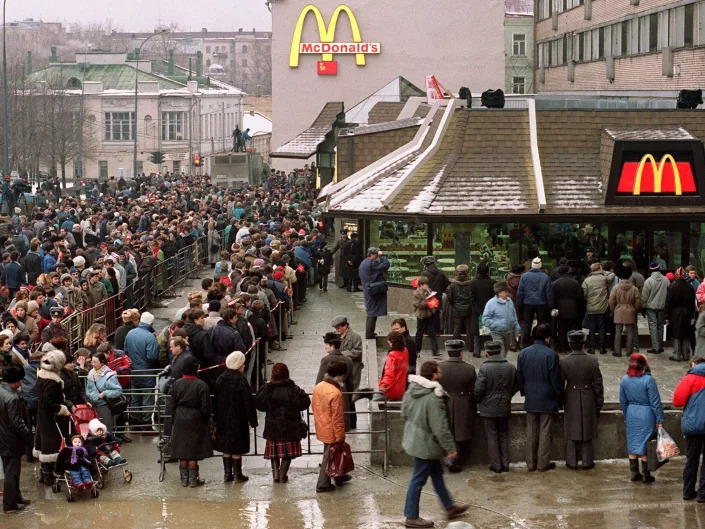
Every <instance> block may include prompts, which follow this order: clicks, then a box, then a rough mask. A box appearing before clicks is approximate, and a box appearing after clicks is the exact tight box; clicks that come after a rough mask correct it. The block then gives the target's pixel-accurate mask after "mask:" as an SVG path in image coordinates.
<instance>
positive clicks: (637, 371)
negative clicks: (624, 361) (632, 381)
mask: <svg viewBox="0 0 705 529" xmlns="http://www.w3.org/2000/svg"><path fill="white" fill-rule="evenodd" d="M647 371H650V369H649V362H648V360H647V359H646V357H645V356H644V355H642V354H639V353H633V354H632V355H631V356H630V357H629V369H627V376H630V377H640V376H641V375H643V374H644V373H646V372H647Z"/></svg>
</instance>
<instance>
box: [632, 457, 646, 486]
mask: <svg viewBox="0 0 705 529" xmlns="http://www.w3.org/2000/svg"><path fill="white" fill-rule="evenodd" d="M629 470H630V471H631V473H632V481H641V480H642V479H644V476H642V475H641V474H640V473H639V460H638V459H630V460H629Z"/></svg>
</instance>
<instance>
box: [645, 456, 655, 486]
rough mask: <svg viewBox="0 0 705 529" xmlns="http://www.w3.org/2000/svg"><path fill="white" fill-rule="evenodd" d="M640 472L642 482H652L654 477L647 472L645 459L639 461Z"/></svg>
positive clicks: (647, 465) (647, 466) (647, 467)
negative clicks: (642, 475)
mask: <svg viewBox="0 0 705 529" xmlns="http://www.w3.org/2000/svg"><path fill="white" fill-rule="evenodd" d="M641 473H642V474H644V483H653V482H654V481H656V478H655V477H653V476H652V475H651V472H649V463H648V462H647V461H642V462H641Z"/></svg>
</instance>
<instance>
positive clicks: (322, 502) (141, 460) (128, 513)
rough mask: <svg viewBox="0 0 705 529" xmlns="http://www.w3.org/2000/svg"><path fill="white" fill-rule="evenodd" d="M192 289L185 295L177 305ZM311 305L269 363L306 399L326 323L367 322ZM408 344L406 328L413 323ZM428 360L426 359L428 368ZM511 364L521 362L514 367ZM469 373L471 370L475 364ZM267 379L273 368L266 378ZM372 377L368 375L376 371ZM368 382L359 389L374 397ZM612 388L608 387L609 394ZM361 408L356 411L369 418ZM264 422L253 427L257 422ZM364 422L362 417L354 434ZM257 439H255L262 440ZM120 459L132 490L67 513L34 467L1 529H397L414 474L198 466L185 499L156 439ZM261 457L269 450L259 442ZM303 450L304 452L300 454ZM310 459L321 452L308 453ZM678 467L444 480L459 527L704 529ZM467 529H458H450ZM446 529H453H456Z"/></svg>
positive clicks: (657, 369) (616, 365) (620, 363)
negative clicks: (162, 467)
mask: <svg viewBox="0 0 705 529" xmlns="http://www.w3.org/2000/svg"><path fill="white" fill-rule="evenodd" d="M198 287H200V281H194V282H193V288H191V287H190V286H187V285H185V286H184V288H182V289H180V290H181V292H180V294H182V295H185V293H186V292H187V291H188V290H192V289H197V288H198ZM308 300H309V301H308V303H306V305H305V306H304V308H303V309H302V310H301V311H300V312H298V313H297V318H298V320H299V324H298V325H296V326H293V327H292V328H291V332H292V334H294V335H295V338H294V339H292V340H288V341H286V342H285V346H286V347H287V351H283V352H272V353H271V354H270V359H271V360H272V361H273V362H277V361H283V362H285V363H287V365H288V366H289V368H290V371H291V374H292V378H293V379H294V380H295V381H296V382H297V383H298V384H299V385H301V386H302V387H304V388H305V389H306V390H308V391H310V390H311V389H312V388H313V385H314V382H315V377H316V374H317V371H318V360H319V358H320V357H321V356H322V355H323V354H324V352H323V346H322V337H323V334H325V332H328V331H329V330H330V327H329V325H330V321H331V320H332V319H333V317H334V316H336V315H337V314H345V315H347V316H348V319H349V320H350V322H351V325H352V327H353V328H355V329H356V330H358V331H362V330H364V320H365V315H364V310H363V309H362V296H361V295H360V294H352V295H350V294H347V293H345V292H344V291H342V290H341V289H338V288H337V287H335V286H331V289H330V291H329V292H326V293H324V292H319V291H318V289H313V288H311V289H310V290H309V293H308ZM184 304H185V301H184V297H183V296H181V297H178V298H175V299H174V300H172V302H171V304H169V305H168V306H167V307H164V308H160V309H154V310H153V313H154V314H155V316H157V320H156V324H155V327H156V328H158V329H159V328H161V327H163V325H164V324H166V323H167V322H168V321H170V319H171V318H172V317H173V314H174V313H175V312H176V311H177V310H178V309H179V308H181V307H182V306H183V305H184ZM393 317H394V315H390V316H388V317H386V318H380V319H379V321H378V327H377V329H378V332H379V333H380V334H382V333H384V332H386V331H387V329H389V325H390V323H391V320H392V319H393ZM408 321H409V323H410V326H411V327H412V332H413V328H414V322H413V318H408ZM426 356H429V353H428V352H427V351H424V353H423V357H424V358H425V357H426ZM665 356H666V355H660V356H659V358H657V359H656V360H655V361H654V362H652V368H653V370H654V374H655V376H656V379H657V381H658V382H659V386H660V387H663V389H662V397H663V399H664V401H666V400H667V398H669V397H670V393H666V391H668V390H669V388H670V391H672V389H673V387H674V385H675V382H677V380H678V378H679V377H680V375H681V371H680V369H681V366H682V370H684V368H685V366H684V364H681V365H676V364H673V363H669V362H668V360H667V359H666V357H665ZM515 359H516V353H512V354H511V355H510V360H515ZM472 360H473V362H474V363H475V361H474V359H472ZM600 364H601V366H602V367H603V372H604V373H605V380H606V382H607V384H608V386H609V387H611V388H612V389H608V392H609V393H608V394H610V395H614V394H615V393H614V391H615V388H616V387H617V383H618V380H619V376H620V375H621V373H623V372H624V370H625V369H626V359H617V358H613V357H611V356H608V357H600ZM270 368H271V366H270ZM373 372H374V370H373ZM367 373H368V370H367V369H365V371H364V372H363V382H362V385H363V386H364V385H371V386H375V385H376V384H375V382H376V381H375V380H372V381H369V380H367V377H368V374H367ZM612 386H613V387H612ZM363 406H364V402H361V403H358V410H359V411H363V410H364V407H363ZM262 419H263V418H262V417H261V418H260V420H261V421H262ZM366 425H367V422H366V420H365V417H364V416H363V415H361V416H360V429H361V430H364V428H366ZM259 434H261V432H258V435H259ZM133 438H134V441H135V442H133V443H132V444H129V445H125V446H124V449H123V454H124V455H125V457H127V459H128V460H129V466H128V468H129V469H130V470H131V471H132V472H133V474H134V477H133V481H132V483H130V484H126V483H124V482H123V480H122V477H121V474H120V473H119V472H114V473H113V474H110V473H109V476H108V478H109V479H108V481H107V486H106V488H105V489H104V490H102V491H101V493H100V497H99V498H98V499H92V498H90V497H89V496H88V495H84V496H83V497H80V498H78V499H77V501H76V502H74V503H67V501H66V495H65V491H64V492H62V493H60V494H53V493H52V492H51V490H50V489H47V488H44V487H43V486H42V485H39V484H38V483H37V478H38V476H39V473H38V472H39V465H38V464H24V465H23V469H22V488H23V492H24V493H26V494H27V496H28V497H30V498H31V499H32V500H33V504H32V505H31V506H30V507H29V508H28V509H27V511H26V512H23V513H20V514H14V515H0V529H33V528H44V527H61V528H62V529H64V528H74V527H75V528H84V527H105V528H109V527H110V528H112V527H115V528H135V529H142V528H145V529H147V528H150V529H162V528H163V529H180V528H184V529H193V528H196V529H199V528H204V529H205V528H216V527H232V528H236V529H239V528H243V529H244V528H248V529H280V528H285V529H289V528H292V529H293V528H305V529H318V528H328V527H330V528H342V529H347V528H351V529H352V528H370V529H386V528H399V527H403V522H404V519H403V516H402V511H403V506H404V498H405V494H406V485H407V483H408V481H409V477H410V474H411V469H410V468H390V471H389V474H388V476H387V478H384V477H382V475H381V474H382V472H381V469H379V468H376V467H375V468H370V467H369V464H368V460H369V458H368V457H367V456H366V455H356V456H355V461H356V465H357V467H356V470H355V471H354V473H353V475H354V479H353V480H352V481H351V482H350V483H349V484H346V485H343V486H341V487H339V488H338V490H336V491H335V492H333V493H327V494H316V492H315V485H316V479H317V475H318V463H319V461H320V455H310V456H304V457H302V458H300V459H297V460H295V461H294V464H293V465H292V470H291V472H290V481H289V483H287V484H275V483H272V481H271V474H270V472H269V470H268V466H269V465H268V462H267V461H265V460H264V459H263V458H262V457H261V456H248V457H246V458H245V465H244V466H245V469H246V470H245V471H246V473H247V474H248V475H250V478H251V479H250V481H249V482H247V483H245V484H236V483H228V484H224V483H223V482H222V466H221V462H220V459H219V458H218V457H214V458H211V459H209V460H207V461H204V462H202V464H201V475H202V477H203V478H204V479H206V482H207V483H206V485H205V486H203V487H200V488H198V489H185V488H183V487H181V485H180V483H179V475H178V468H177V465H175V464H169V465H167V472H166V476H165V479H164V481H163V482H161V483H160V482H159V480H158V476H159V465H158V464H157V458H158V450H157V445H156V442H157V439H156V436H154V435H134V436H133ZM349 440H350V441H351V444H352V445H353V447H354V448H356V447H357V448H364V447H365V446H366V444H367V442H366V437H365V436H364V435H360V436H357V437H356V438H354V439H353V438H352V436H349ZM257 446H258V450H259V451H260V453H261V450H262V449H263V447H264V441H262V440H261V439H259V438H258V440H257ZM306 449H307V442H306V441H304V451H306ZM312 450H313V451H314V452H318V451H320V448H319V445H318V444H317V443H316V442H315V441H312ZM682 468H683V459H682V458H676V459H674V460H673V461H672V462H671V463H669V464H667V465H666V466H665V467H663V468H662V469H661V470H659V471H658V472H657V473H656V483H654V484H651V485H645V484H642V483H631V482H630V481H629V468H628V465H627V462H626V461H624V460H622V461H609V462H599V463H598V466H597V468H596V469H594V470H592V471H588V472H585V471H579V472H574V471H571V470H568V469H566V468H564V467H559V468H558V469H557V470H555V471H552V472H547V473H542V474H539V473H528V472H527V471H526V467H525V466H524V465H513V466H512V469H511V472H510V473H508V474H500V475H497V474H493V473H491V472H489V471H488V470H487V469H486V468H485V467H484V466H483V467H478V466H475V467H472V468H470V469H468V470H465V471H464V472H462V473H460V474H446V480H447V483H448V487H449V489H450V491H451V493H452V494H453V496H454V498H455V499H456V501H459V502H468V503H470V504H471V508H470V510H469V511H468V514H467V516H465V517H464V518H462V519H461V520H462V521H464V522H467V523H469V524H472V526H473V527H475V528H476V529H480V528H487V529H506V528H510V529H520V528H521V529H525V528H532V529H534V528H536V529H543V528H545V529H554V528H555V529H573V528H574V529H598V528H613V527H614V528H620V529H642V528H643V529H647V528H648V529H651V528H664V529H693V528H701V527H702V528H705V504H697V503H695V502H684V501H683V500H682V498H681V493H682V481H681V474H682ZM421 515H422V516H424V517H426V518H430V519H433V520H435V521H436V527H448V523H447V522H446V521H445V517H444V512H443V509H442V507H441V506H440V504H439V502H438V500H437V498H435V496H434V494H433V489H432V487H431V485H430V484H428V485H427V487H426V488H425V489H424V495H423V496H422V499H421ZM463 527H465V529H467V526H462V525H461V526H458V527H457V529H463ZM453 529H456V528H455V526H453Z"/></svg>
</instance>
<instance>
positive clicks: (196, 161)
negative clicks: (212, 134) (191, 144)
mask: <svg viewBox="0 0 705 529" xmlns="http://www.w3.org/2000/svg"><path fill="white" fill-rule="evenodd" d="M193 165H195V166H196V167H201V166H202V165H203V158H201V155H200V154H194V155H193Z"/></svg>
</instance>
